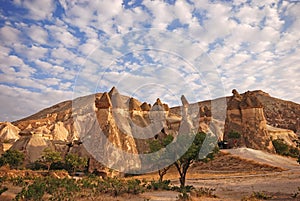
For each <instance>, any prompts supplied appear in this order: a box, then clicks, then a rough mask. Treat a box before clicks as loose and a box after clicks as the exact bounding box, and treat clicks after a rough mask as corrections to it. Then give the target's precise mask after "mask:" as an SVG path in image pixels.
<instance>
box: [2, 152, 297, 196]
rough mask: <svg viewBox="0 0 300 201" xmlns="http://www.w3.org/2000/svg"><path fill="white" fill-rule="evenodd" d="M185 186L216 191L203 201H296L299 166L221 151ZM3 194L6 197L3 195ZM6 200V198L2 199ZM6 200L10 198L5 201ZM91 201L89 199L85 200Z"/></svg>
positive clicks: (167, 193) (270, 156)
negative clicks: (254, 197)
mask: <svg viewBox="0 0 300 201" xmlns="http://www.w3.org/2000/svg"><path fill="white" fill-rule="evenodd" d="M136 178H139V179H143V178H144V179H147V180H151V179H155V180H157V179H158V175H157V173H152V174H147V175H141V176H136ZM164 179H170V180H171V183H172V184H173V185H179V182H178V174H177V172H176V169H175V168H171V169H170V171H169V172H168V173H167V175H165V177H164ZM186 184H187V185H193V186H194V187H196V188H198V187H209V188H214V189H216V191H215V194H216V195H217V197H218V198H203V197H201V198H195V199H193V200H203V201H237V200H241V199H242V198H244V197H245V196H250V195H251V194H252V193H253V192H264V194H266V195H270V196H272V198H271V199H270V200H280V201H286V200H299V201H300V195H299V196H298V197H297V198H292V195H293V194H295V193H300V191H298V187H300V165H299V164H298V163H297V162H296V159H292V158H287V157H282V156H278V155H274V154H269V153H265V152H262V151H257V150H252V149H246V148H240V149H228V150H222V152H221V153H220V154H219V156H218V157H216V159H214V160H213V161H211V162H209V163H196V164H194V165H193V167H191V168H190V169H189V172H188V175H187V181H186ZM18 191H20V189H19V188H18V187H14V188H12V189H10V190H9V191H8V192H5V193H4V195H2V196H0V200H11V198H13V197H14V195H15V194H16V193H17V192H18ZM5 195H6V196H5ZM5 197H6V198H8V199H5ZM177 197H178V192H174V191H154V192H146V193H143V194H141V195H139V196H133V195H127V196H121V197H117V198H113V197H110V196H106V195H103V196H102V197H100V198H99V199H98V198H97V199H96V200H103V201H112V200H119V201H125V200H133V201H146V200H149V201H150V200H151V201H175V200H177ZM9 198H10V199H9ZM89 200H93V199H89Z"/></svg>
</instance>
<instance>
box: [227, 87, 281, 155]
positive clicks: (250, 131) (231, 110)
mask: <svg viewBox="0 0 300 201" xmlns="http://www.w3.org/2000/svg"><path fill="white" fill-rule="evenodd" d="M232 92H233V96H232V97H231V98H230V99H229V101H228V109H227V114H226V120H225V130H224V139H225V140H227V141H229V142H230V144H231V145H232V146H236V147H243V146H245V147H249V148H253V149H258V150H265V151H269V152H275V149H274V147H273V144H272V141H271V138H270V135H269V133H268V130H267V121H266V119H265V115H264V110H263V106H262V103H261V102H260V101H259V100H258V99H257V97H256V96H255V95H254V94H253V93H251V92H246V93H245V94H244V95H242V96H241V95H240V94H238V93H237V91H236V90H233V91H232ZM231 133H238V134H240V137H238V138H237V137H232V136H231Z"/></svg>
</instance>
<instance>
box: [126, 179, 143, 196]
mask: <svg viewBox="0 0 300 201" xmlns="http://www.w3.org/2000/svg"><path fill="white" fill-rule="evenodd" d="M141 183H142V182H141V180H138V179H132V180H128V181H127V193H131V194H135V195H136V194H139V193H143V192H144V189H143V187H142V186H141Z"/></svg>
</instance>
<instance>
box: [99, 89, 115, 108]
mask: <svg viewBox="0 0 300 201" xmlns="http://www.w3.org/2000/svg"><path fill="white" fill-rule="evenodd" d="M95 105H96V107H97V108H98V109H107V108H110V107H112V103H111V100H110V97H109V96H108V93H107V92H104V93H103V94H102V96H101V98H96V100H95Z"/></svg>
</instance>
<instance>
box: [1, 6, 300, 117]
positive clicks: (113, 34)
mask: <svg viewBox="0 0 300 201" xmlns="http://www.w3.org/2000/svg"><path fill="white" fill-rule="evenodd" d="M299 10H300V4H299V3H298V2H297V1H269V0H267V1H259V0H253V1H251V0H246V1H245V0H237V1H217V0H211V1H191V0H189V1H175V0H174V1H171V0H170V1H161V0H153V1H142V0H136V1H134V0H133V1H130V0H126V1H122V0H112V1H97V0H95V1H76V0H72V1H71V0H70V1H67V0H59V1H52V0H25V1H22V0H15V1H14V0H13V1H6V0H0V52H1V54H0V64H1V66H0V101H1V107H0V114H1V115H0V121H11V120H16V119H19V118H22V117H25V116H27V115H30V114H33V113H34V112H37V111H38V110H40V109H43V108H45V107H49V106H51V105H53V104H55V103H57V102H60V101H63V100H68V99H72V98H74V97H78V96H81V95H87V94H90V93H95V92H103V91H108V90H109V89H110V88H111V87H112V86H116V87H117V88H118V89H119V91H120V92H121V93H122V94H125V95H128V96H134V97H136V98H138V99H140V100H141V101H147V102H150V103H153V102H154V101H155V99H156V98H157V97H160V98H161V99H162V101H163V102H167V103H169V104H170V105H178V104H180V96H181V95H182V94H184V95H185V96H186V97H187V99H188V100H189V101H190V102H194V101H200V100H205V99H211V98H216V97H220V96H224V95H230V92H231V89H233V88H236V89H237V90H238V91H240V92H244V91H247V90H255V89H261V90H264V91H266V92H268V93H269V94H271V95H272V96H275V97H278V98H282V99H288V100H291V101H295V102H298V103H300V94H299V91H300V84H299V77H300V49H299V46H300V30H299V29H300V28H299V27H300V16H299V14H298V12H299Z"/></svg>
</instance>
